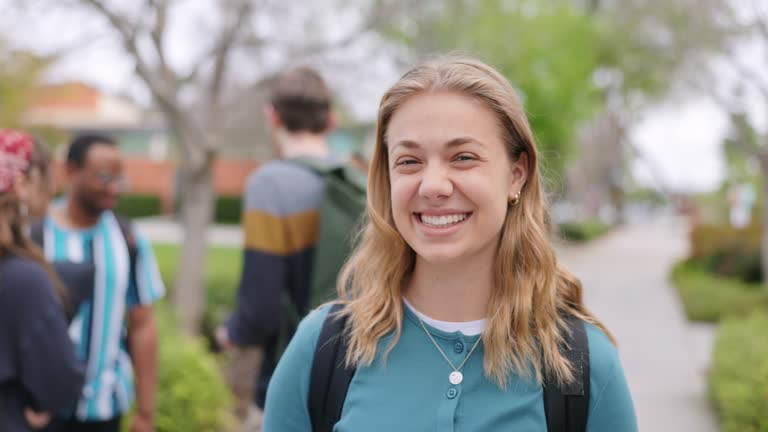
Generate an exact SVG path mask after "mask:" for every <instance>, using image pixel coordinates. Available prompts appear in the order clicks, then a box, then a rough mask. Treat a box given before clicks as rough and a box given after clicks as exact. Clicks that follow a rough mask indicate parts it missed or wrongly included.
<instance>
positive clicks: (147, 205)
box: [115, 194, 162, 218]
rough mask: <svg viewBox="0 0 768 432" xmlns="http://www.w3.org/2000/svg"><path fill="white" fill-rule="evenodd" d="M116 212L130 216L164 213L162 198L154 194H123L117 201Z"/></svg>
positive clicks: (139, 216) (138, 216)
mask: <svg viewBox="0 0 768 432" xmlns="http://www.w3.org/2000/svg"><path fill="white" fill-rule="evenodd" d="M115 212H117V213H118V214H121V215H124V216H127V217H130V218H141V217H147V216H157V215H159V214H160V213H162V206H161V204H160V198H159V197H157V196H154V195H140V194H131V195H123V196H121V197H120V200H119V201H118V202H117V207H116V208H115Z"/></svg>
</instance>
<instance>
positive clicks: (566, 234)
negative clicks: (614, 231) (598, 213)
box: [560, 220, 611, 242]
mask: <svg viewBox="0 0 768 432" xmlns="http://www.w3.org/2000/svg"><path fill="white" fill-rule="evenodd" d="M610 229H611V226H610V225H608V224H605V223H603V222H600V221H598V220H588V221H583V222H565V223H561V224H560V234H561V235H562V236H563V238H564V239H566V240H569V241H573V242H588V241H590V240H594V239H596V238H597V237H600V236H601V235H603V234H605V233H606V232H608V230H610Z"/></svg>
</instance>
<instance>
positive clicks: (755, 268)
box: [690, 224, 763, 282]
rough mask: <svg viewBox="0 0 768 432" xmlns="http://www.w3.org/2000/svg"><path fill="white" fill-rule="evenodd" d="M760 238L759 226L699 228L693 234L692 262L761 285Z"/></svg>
mask: <svg viewBox="0 0 768 432" xmlns="http://www.w3.org/2000/svg"><path fill="white" fill-rule="evenodd" d="M761 235H762V229H761V228H760V226H759V225H757V224H753V225H751V226H748V227H746V228H741V229H739V228H733V227H731V226H728V225H700V226H697V227H696V228H694V229H693V230H691V234H690V240H691V261H693V262H696V263H699V264H701V265H702V266H704V267H705V268H706V269H707V270H708V271H710V272H712V273H715V274H718V275H721V276H730V277H736V278H739V279H741V280H743V281H744V282H760V281H762V280H763V273H762V267H761V264H760V257H761V253H760V238H761Z"/></svg>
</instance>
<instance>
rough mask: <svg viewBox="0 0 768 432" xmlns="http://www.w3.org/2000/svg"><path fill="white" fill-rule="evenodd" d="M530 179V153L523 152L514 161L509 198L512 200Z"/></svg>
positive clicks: (510, 177)
mask: <svg viewBox="0 0 768 432" xmlns="http://www.w3.org/2000/svg"><path fill="white" fill-rule="evenodd" d="M527 180H528V153H526V152H523V153H521V154H520V157H518V158H517V160H516V161H514V162H512V170H511V173H510V176H509V199H510V200H512V199H513V198H514V197H515V195H517V194H518V192H520V191H521V190H522V189H523V186H525V182H526V181H527Z"/></svg>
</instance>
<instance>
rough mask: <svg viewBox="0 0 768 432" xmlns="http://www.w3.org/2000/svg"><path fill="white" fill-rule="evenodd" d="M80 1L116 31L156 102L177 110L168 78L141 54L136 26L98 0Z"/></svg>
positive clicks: (174, 93) (174, 96)
mask: <svg viewBox="0 0 768 432" xmlns="http://www.w3.org/2000/svg"><path fill="white" fill-rule="evenodd" d="M80 1H81V2H82V3H84V4H86V5H88V6H90V7H91V8H93V9H95V10H96V11H97V12H99V13H100V14H101V15H102V16H103V17H105V18H106V19H107V20H108V21H109V22H110V24H111V25H112V27H113V28H114V29H115V30H116V31H117V32H118V34H119V35H120V37H121V39H122V41H123V46H124V47H125V50H126V52H127V53H128V54H129V55H130V56H131V57H132V58H133V59H134V61H136V72H137V73H138V74H139V76H141V77H142V78H143V80H144V82H145V84H146V85H147V87H148V88H149V90H150V92H152V94H153V95H154V96H155V98H156V99H157V100H158V102H159V103H160V104H162V105H163V106H164V107H166V108H167V109H169V110H175V111H179V107H178V104H177V103H176V102H177V101H176V92H175V89H174V88H173V86H172V85H171V84H170V83H169V82H168V80H166V79H163V78H165V77H164V76H163V75H162V74H160V75H159V77H158V73H157V72H156V71H154V70H152V67H151V66H150V65H149V64H148V63H147V61H146V60H145V59H144V58H143V57H142V55H141V52H140V50H139V46H138V42H137V39H138V29H137V26H135V25H132V24H131V23H129V22H128V20H126V19H125V18H124V17H122V16H120V15H118V14H117V13H115V12H114V11H112V10H111V9H109V8H108V7H107V6H106V5H105V4H104V3H103V2H102V1H100V0H80Z"/></svg>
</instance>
